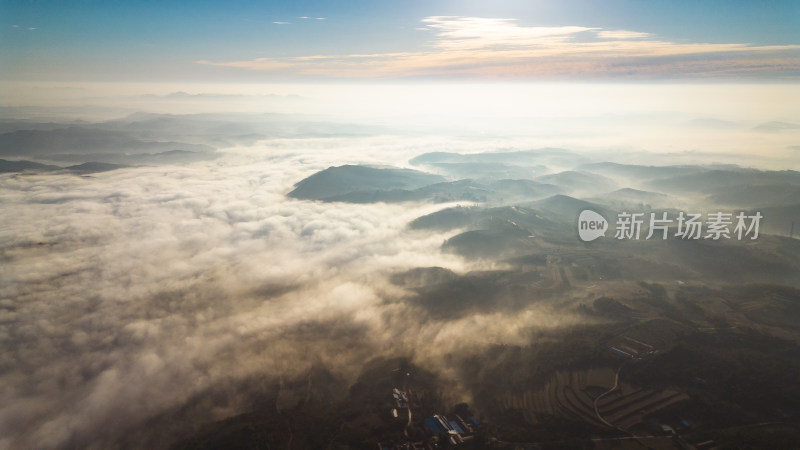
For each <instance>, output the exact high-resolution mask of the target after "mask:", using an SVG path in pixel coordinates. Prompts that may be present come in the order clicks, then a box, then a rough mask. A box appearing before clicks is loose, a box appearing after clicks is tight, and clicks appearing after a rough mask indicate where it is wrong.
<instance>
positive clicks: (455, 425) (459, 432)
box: [448, 420, 464, 434]
mask: <svg viewBox="0 0 800 450" xmlns="http://www.w3.org/2000/svg"><path fill="white" fill-rule="evenodd" d="M448 423H449V424H450V427H451V428H452V429H454V430H455V431H456V433H458V434H464V430H463V429H461V427H460V426H458V422H456V421H455V420H451V421H450V422H448Z"/></svg>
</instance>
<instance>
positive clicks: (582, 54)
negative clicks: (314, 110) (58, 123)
mask: <svg viewBox="0 0 800 450" xmlns="http://www.w3.org/2000/svg"><path fill="white" fill-rule="evenodd" d="M798 30H800V3H798V2H793V1H770V2H755V1H753V2H743V1H736V2H725V3H721V2H691V1H669V2H667V1H657V2H634V1H620V0H615V1H606V2H588V1H566V2H561V1H559V2H555V1H521V0H520V1H508V0H506V1H492V2H486V1H441V0H439V1H416V0H414V1H404V2H371V1H346V2H324V1H292V2H274V1H261V2H255V1H233V2H192V4H191V6H188V5H187V4H186V3H185V2H176V1H160V2H149V1H147V2H145V1H126V2H120V1H104V2H101V1H76V2H57V1H35V2H33V1H19V2H9V1H5V0H3V1H2V2H0V60H2V61H3V62H4V63H3V64H2V67H3V68H2V69H0V80H3V81H23V80H24V81H31V80H35V81H72V82H76V81H85V82H96V81H124V82H168V81H194V82H245V81H247V82H275V81H278V82H286V81H293V82H294V81H301V82H304V81H321V80H322V81H330V80H336V81H342V80H358V81H364V80H370V81H371V80H392V81H398V80H400V81H406V80H418V79H422V80H440V79H445V80H453V79H468V80H480V81H483V80H503V81H508V80H512V81H517V80H535V81H540V80H547V81H564V80H566V81H573V80H582V81H584V80H602V81H608V80H611V81H618V80H622V81H628V80H686V79H689V80H708V79H711V80H726V81H729V80H747V81H752V80H770V81H774V80H778V81H795V80H797V77H798V76H799V75H800V31H798Z"/></svg>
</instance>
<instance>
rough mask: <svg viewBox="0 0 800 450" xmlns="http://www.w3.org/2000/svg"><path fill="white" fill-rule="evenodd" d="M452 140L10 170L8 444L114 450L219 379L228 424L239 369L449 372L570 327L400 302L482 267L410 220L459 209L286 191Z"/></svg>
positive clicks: (5, 352) (0, 366)
mask: <svg viewBox="0 0 800 450" xmlns="http://www.w3.org/2000/svg"><path fill="white" fill-rule="evenodd" d="M445 144H446V145H445ZM454 145H455V146H457V145H458V144H454V143H443V142H441V141H437V140H436V139H434V138H420V139H411V138H400V137H369V138H329V139H325V138H320V139H285V140H271V141H263V142H260V143H258V144H257V145H254V146H252V147H239V148H231V149H227V150H224V151H222V152H221V154H222V155H221V157H220V158H218V159H216V160H213V161H206V162H198V163H192V164H188V165H184V166H159V167H135V168H126V169H120V170H114V171H109V172H102V173H96V174H92V175H91V176H77V175H71V174H63V173H42V174H29V173H25V174H4V175H2V176H0V211H1V212H0V215H2V220H0V243H1V244H0V245H1V247H2V253H1V254H0V257H2V267H3V269H2V272H0V299H2V300H0V347H2V351H1V352H0V448H58V447H64V446H79V447H96V448H103V447H108V446H109V445H111V444H112V443H115V442H118V441H119V439H121V437H122V436H126V435H130V434H131V433H135V431H136V430H137V429H141V427H143V426H145V425H143V424H146V423H147V421H148V420H152V419H153V418H155V417H159V415H162V414H165V413H167V412H169V411H174V410H175V409H178V408H180V407H181V406H182V405H184V404H186V402H188V401H190V400H191V399H193V398H195V397H196V396H198V395H200V394H202V393H203V392H208V391H209V390H217V391H219V390H221V391H223V392H224V395H223V396H222V397H224V398H223V400H221V401H218V402H216V403H213V404H211V405H210V407H209V408H207V409H204V412H203V414H202V415H201V416H199V417H198V418H197V420H200V421H208V420H216V419H220V418H224V417H227V416H230V415H233V414H236V413H239V412H242V411H243V410H244V409H246V408H247V407H248V401H247V399H248V396H249V394H250V393H249V392H247V390H246V389H244V388H240V387H239V386H240V384H239V383H240V382H241V380H247V379H252V378H253V377H292V376H297V375H300V374H302V373H303V372H304V371H307V370H308V369H309V368H311V367H312V366H322V367H325V368H326V369H328V370H330V371H331V372H333V373H335V374H337V375H339V376H341V377H343V378H344V379H350V380H352V379H354V377H356V376H357V374H358V372H359V370H360V368H361V367H362V365H363V362H364V361H366V360H368V359H369V358H372V357H376V356H410V357H412V358H413V359H414V361H415V362H418V363H420V364H425V365H426V367H428V368H429V369H431V370H434V371H437V372H439V373H441V374H442V375H443V376H448V374H447V368H446V367H444V366H443V365H442V364H441V363H440V362H438V361H441V360H442V355H444V354H447V353H451V352H455V351H457V350H458V348H459V347H467V346H469V347H471V348H481V347H482V346H486V345H490V344H493V343H523V342H526V340H528V339H529V336H530V332H531V330H533V329H536V328H542V327H545V328H546V327H553V326H557V325H563V324H565V323H570V322H571V321H577V319H572V318H570V317H562V316H559V320H558V321H554V320H553V315H552V314H549V313H548V312H547V311H545V310H543V309H542V307H531V308H530V309H528V310H525V311H521V312H519V311H518V312H517V313H514V314H513V315H506V314H505V313H502V312H495V313H485V314H477V315H470V316H467V317H461V318H458V319H453V320H446V319H445V320H441V319H433V318H430V317H427V316H426V314H425V311H424V309H422V308H420V307H419V306H418V305H417V306H414V305H413V304H410V303H407V302H403V301H401V300H402V298H403V296H404V295H407V292H403V291H402V289H401V288H399V287H397V286H394V285H392V284H391V283H389V282H388V281H387V279H388V276H389V275H390V274H391V273H394V272H398V271H402V270H406V269H410V268H413V267H429V266H441V267H447V268H449V269H451V270H454V271H456V272H461V273H463V272H466V271H469V270H472V269H485V268H487V267H485V266H479V265H476V264H477V263H475V262H470V261H465V260H463V259H461V258H459V257H457V256H455V255H448V254H443V253H442V252H441V251H440V246H441V244H442V242H443V241H444V240H445V239H447V238H448V237H449V235H446V234H437V233H431V232H419V231H412V230H409V229H408V228H407V224H408V222H410V221H411V220H413V219H414V218H416V217H418V216H420V215H423V214H427V213H430V212H433V211H435V210H437V209H439V208H442V207H444V206H447V205H430V204H368V205H356V204H341V203H320V202H313V201H300V200H294V199H290V198H287V197H286V193H287V192H289V191H290V190H291V188H292V186H293V184H294V183H296V182H298V181H299V180H301V179H303V178H304V177H306V176H308V175H311V174H312V173H314V172H316V171H318V170H321V169H324V168H326V167H328V166H331V165H340V164H345V163H373V164H377V163H380V164H398V165H402V164H405V161H407V160H408V159H409V157H411V156H414V155H417V154H420V153H422V152H424V151H430V150H431V149H432V148H442V147H443V146H450V148H452V147H453V146H454ZM467 150H473V151H474V150H475V149H474V148H472V149H467ZM398 299H400V300H398ZM140 434H141V433H140ZM144 434H145V435H146V434H147V433H146V432H144ZM166 443H167V442H161V445H165V444H166ZM148 445H153V444H152V443H149V444H148Z"/></svg>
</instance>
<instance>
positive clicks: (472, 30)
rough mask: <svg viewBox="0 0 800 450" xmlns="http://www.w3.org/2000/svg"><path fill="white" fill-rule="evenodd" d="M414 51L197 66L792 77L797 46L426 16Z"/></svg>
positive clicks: (305, 71)
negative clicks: (424, 36) (421, 44)
mask: <svg viewBox="0 0 800 450" xmlns="http://www.w3.org/2000/svg"><path fill="white" fill-rule="evenodd" d="M422 23H423V24H424V27H420V28H418V29H422V30H426V31H432V32H433V37H432V40H431V41H429V42H428V43H427V44H426V46H425V48H424V49H423V50H421V51H414V52H387V53H380V54H370V55H363V54H343V55H311V56H295V57H283V58H264V57H261V58H255V59H252V60H244V61H227V62H211V61H198V62H199V63H201V64H209V65H216V66H228V67H238V68H243V69H251V70H266V71H272V72H277V73H283V74H290V75H312V76H329V77H357V78H374V77H408V76H442V75H449V76H477V77H507V78H586V77H617V76H625V77H639V78H672V77H678V78H680V77H713V76H725V77H730V76H738V75H742V76H753V75H756V76H781V77H791V78H796V77H798V75H800V45H770V46H758V45H752V44H746V43H702V42H697V43H693V42H674V41H668V40H662V39H658V38H655V37H654V36H653V35H652V34H650V33H646V32H641V31H635V30H613V29H605V28H600V27H582V26H561V27H537V26H522V25H519V24H518V23H517V21H516V20H515V19H508V18H482V17H459V16H431V17H426V18H424V19H422Z"/></svg>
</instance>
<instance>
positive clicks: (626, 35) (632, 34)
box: [597, 30, 651, 39]
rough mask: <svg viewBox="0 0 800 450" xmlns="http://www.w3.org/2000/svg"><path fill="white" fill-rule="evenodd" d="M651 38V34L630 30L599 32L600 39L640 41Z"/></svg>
mask: <svg viewBox="0 0 800 450" xmlns="http://www.w3.org/2000/svg"><path fill="white" fill-rule="evenodd" d="M650 36H651V34H650V33H641V32H639V31H628V30H602V31H598V32H597V37H599V38H600V39H640V38H647V37H650Z"/></svg>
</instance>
